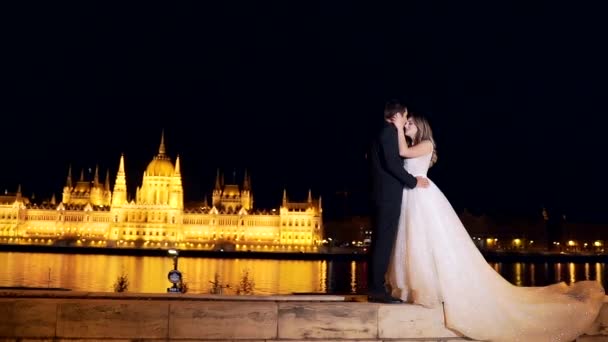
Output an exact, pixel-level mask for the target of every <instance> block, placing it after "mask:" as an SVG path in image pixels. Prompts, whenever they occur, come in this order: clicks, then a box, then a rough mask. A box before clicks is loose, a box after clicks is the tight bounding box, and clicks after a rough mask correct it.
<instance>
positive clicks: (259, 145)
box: [0, 1, 608, 222]
mask: <svg viewBox="0 0 608 342" xmlns="http://www.w3.org/2000/svg"><path fill="white" fill-rule="evenodd" d="M85 6H90V7H85ZM2 12H3V20H2V21H3V24H2V25H3V35H4V38H3V41H2V56H3V58H2V59H3V61H2V73H1V75H0V76H1V77H0V85H1V87H2V88H1V90H2V101H0V113H1V119H0V120H1V122H2V146H3V147H2V166H1V167H0V187H2V188H3V190H4V189H8V191H14V190H15V188H16V186H17V184H22V189H23V192H24V194H25V195H27V196H31V194H32V193H35V195H36V196H37V197H40V198H44V197H50V195H51V193H53V192H54V193H55V194H56V196H58V197H57V198H58V199H59V198H60V193H61V190H62V186H63V184H64V182H65V177H66V174H67V169H68V165H70V164H71V165H72V166H73V173H74V176H75V177H78V175H79V173H80V169H82V168H85V169H87V173H88V168H93V169H94V167H95V165H96V164H99V166H100V169H101V173H102V175H105V172H106V169H108V168H109V169H110V173H111V183H112V184H113V183H114V180H115V175H116V170H117V167H118V161H119V157H120V154H121V153H125V158H126V171H127V175H128V179H127V182H128V187H129V188H130V190H131V192H132V194H134V189H135V186H136V185H140V184H141V178H142V174H143V171H144V169H145V166H146V165H147V163H148V162H149V161H150V160H152V158H153V156H154V155H155V154H156V153H157V151H158V144H159V140H160V135H161V131H162V130H163V129H164V131H165V138H166V146H167V152H168V154H169V155H170V156H171V157H172V158H173V159H175V156H176V155H177V154H179V155H180V156H181V166H182V170H183V172H182V174H183V182H184V191H185V196H186V200H188V201H196V200H202V198H203V196H204V195H205V194H210V191H211V188H212V186H213V182H214V177H215V173H216V170H217V168H221V169H222V170H223V171H224V172H225V179H226V180H227V181H230V180H232V178H233V174H234V173H235V172H236V178H237V180H238V181H239V182H240V181H241V177H242V173H243V170H244V169H245V168H247V170H248V172H249V173H250V175H251V177H252V186H253V190H254V199H255V201H256V204H257V206H258V207H262V208H272V207H277V206H278V205H279V204H280V200H281V196H282V189H283V188H284V187H286V188H287V190H288V195H289V197H290V199H292V200H296V201H297V200H301V201H303V200H305V199H306V196H307V192H308V189H309V188H311V189H312V191H313V195H314V196H315V197H317V196H318V195H320V194H321V195H323V200H324V204H325V206H326V211H325V214H326V215H328V217H334V216H339V215H341V214H343V213H344V210H346V211H347V212H348V213H349V214H365V213H366V205H365V204H366V202H365V199H366V196H367V164H366V160H365V153H366V149H367V147H368V146H369V142H370V139H371V137H372V136H373V134H374V132H375V129H376V128H377V127H379V125H380V124H381V122H382V110H383V106H384V102H385V101H386V100H388V99H391V98H399V99H401V100H403V101H405V103H406V104H407V105H408V107H409V108H410V110H412V111H417V112H419V113H422V114H424V115H426V116H427V117H428V118H429V120H430V123H431V125H432V127H433V129H434V133H435V138H436V142H437V149H438V154H439V161H438V164H437V165H436V166H434V167H433V168H431V170H430V172H429V176H430V177H431V178H432V179H433V180H434V181H435V182H436V183H437V185H438V186H439V187H440V189H442V191H443V192H444V193H445V194H446V196H447V197H448V199H450V201H451V202H452V204H453V205H454V207H455V208H456V209H457V210H458V211H460V210H462V209H463V208H467V209H469V210H471V211H473V212H476V213H502V214H504V213H507V214H517V215H519V214H525V215H530V214H534V215H539V214H540V210H541V208H542V207H543V206H547V207H550V208H551V209H552V210H553V211H554V212H556V213H557V212H559V213H563V214H565V215H566V216H567V217H568V219H569V220H575V221H592V222H608V216H607V215H606V214H604V212H608V210H606V208H605V205H606V199H605V198H606V197H605V194H606V192H607V191H608V186H607V182H606V181H605V171H604V168H603V167H602V166H600V164H601V161H602V159H603V156H604V155H605V153H606V152H605V146H606V144H605V143H604V137H605V130H604V128H603V125H601V124H599V123H600V122H601V121H604V120H603V117H604V116H605V114H606V105H605V103H604V101H602V100H603V98H602V95H604V94H605V93H606V90H607V89H606V88H607V87H606V76H607V72H606V71H607V68H606V61H608V58H607V57H608V56H607V55H606V52H604V51H605V48H604V46H603V45H605V44H604V41H605V34H606V26H607V24H606V21H605V19H604V18H603V16H604V12H603V11H602V10H601V9H600V8H599V5H598V7H597V8H593V7H591V6H589V5H583V4H578V3H577V4H576V5H574V3H572V5H571V6H566V5H558V4H553V3H549V2H545V3H542V2H537V3H535V4H530V3H525V4H523V3H522V4H516V3H515V2H501V3H496V2H491V3H490V2H481V1H480V2H466V4H463V3H462V2H450V3H448V2H446V3H439V2H429V1H425V2H419V3H417V2H405V1H400V2H395V3H386V2H384V3H378V2H374V3H373V4H372V2H369V3H367V4H360V3H357V2H352V1H331V2H330V1H327V2H320V3H314V2H310V1H308V2H302V3H299V4H294V3H292V2H287V1H284V2H274V3H269V2H264V3H258V2H249V1H247V2H245V1H243V2H209V3H207V2H204V3H203V2H200V3H199V4H198V5H191V4H185V3H181V2H180V3H176V4H164V5H162V6H161V5H155V4H151V3H146V4H140V5H125V4H121V5H116V6H103V5H94V6H92V5H84V4H70V5H69V6H67V5H66V6H63V5H58V4H55V3H46V4H39V5H37V6H33V5H28V6H27V7H26V6H24V7H20V8H4V10H2ZM345 193H346V194H348V198H349V201H348V204H347V206H344V203H343V202H342V201H341V200H340V199H341V198H343V197H344V194H345Z"/></svg>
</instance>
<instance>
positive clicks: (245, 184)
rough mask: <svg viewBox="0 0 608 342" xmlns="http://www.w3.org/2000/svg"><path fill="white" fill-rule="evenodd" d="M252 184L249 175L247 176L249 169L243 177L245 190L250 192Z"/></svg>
mask: <svg viewBox="0 0 608 342" xmlns="http://www.w3.org/2000/svg"><path fill="white" fill-rule="evenodd" d="M250 188H251V182H250V180H249V175H248V174H247V169H245V176H244V177H243V190H250Z"/></svg>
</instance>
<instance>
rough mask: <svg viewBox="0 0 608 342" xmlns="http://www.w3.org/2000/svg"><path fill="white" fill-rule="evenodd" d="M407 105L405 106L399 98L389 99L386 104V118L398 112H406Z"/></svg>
mask: <svg viewBox="0 0 608 342" xmlns="http://www.w3.org/2000/svg"><path fill="white" fill-rule="evenodd" d="M406 111H407V107H405V106H404V105H403V104H401V102H400V101H399V100H389V101H387V102H386V104H385V105H384V118H385V119H389V118H392V117H393V116H394V115H395V114H397V113H405V112H406Z"/></svg>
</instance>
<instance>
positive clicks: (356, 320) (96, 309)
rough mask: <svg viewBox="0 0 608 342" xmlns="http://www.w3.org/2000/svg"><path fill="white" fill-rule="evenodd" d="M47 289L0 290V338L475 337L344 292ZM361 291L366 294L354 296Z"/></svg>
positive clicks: (605, 314) (606, 320) (604, 317)
mask: <svg viewBox="0 0 608 342" xmlns="http://www.w3.org/2000/svg"><path fill="white" fill-rule="evenodd" d="M24 292H28V293H29V291H24ZM42 292H43V291H41V292H39V293H34V294H33V295H32V293H29V294H25V293H20V294H18V295H16V296H14V297H11V296H9V295H8V294H7V293H4V294H2V295H0V341H17V340H18V341H32V342H33V341H73V342H75V341H110V340H111V341H116V342H118V341H133V340H137V341H195V340H196V341H208V342H213V341H215V342H218V341H241V342H246V341H250V342H254V341H256V342H257V341H290V342H297V341H353V342H355V341H356V342H365V341H391V342H398V341H457V340H468V339H466V338H463V337H462V336H459V335H458V334H457V333H455V332H453V331H450V330H449V329H446V328H445V326H444V322H443V314H442V312H441V310H433V309H426V308H423V307H421V306H417V305H410V304H397V305H395V304H377V303H367V302H357V301H344V300H343V301H337V297H340V296H335V297H333V296H329V297H328V296H300V295H296V296H268V297H265V296H264V298H263V299H262V298H252V297H250V296H238V297H239V298H238V300H237V299H234V298H232V299H229V300H223V299H224V298H221V299H220V298H218V297H226V296H213V298H212V299H209V298H207V296H205V295H178V296H184V297H180V298H177V297H176V296H175V295H173V294H158V295H152V296H150V295H148V294H128V295H127V294H114V293H105V294H103V295H101V294H96V296H99V297H97V298H91V296H84V297H82V296H81V297H76V296H75V293H73V294H72V296H71V297H70V296H67V297H66V296H63V295H64V294H63V293H62V294H61V295H62V298H59V297H58V296H57V293H47V296H46V297H45V295H44V293H42ZM86 294H89V293H86ZM125 295H127V296H125ZM190 296H194V298H190ZM202 296H204V297H202ZM101 297H103V298H101ZM235 297H237V296H235ZM261 297H262V296H261ZM347 297H348V296H347ZM150 298H153V299H154V300H149V299H150ZM303 298H304V299H308V300H302V299H303ZM324 298H329V299H330V300H327V301H325V300H322V299H324ZM356 299H361V298H356V297H352V298H347V300H356ZM592 330H593V331H591V332H590V333H592V334H593V335H585V336H582V337H580V338H579V339H578V341H590V342H591V341H608V305H604V307H603V308H602V311H601V313H600V315H599V317H598V320H597V321H596V324H595V326H594V327H593V329H592Z"/></svg>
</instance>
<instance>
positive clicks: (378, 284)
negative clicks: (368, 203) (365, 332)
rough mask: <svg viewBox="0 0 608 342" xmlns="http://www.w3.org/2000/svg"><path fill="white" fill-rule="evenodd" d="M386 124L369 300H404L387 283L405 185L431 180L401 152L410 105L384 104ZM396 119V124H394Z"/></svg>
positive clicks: (376, 145)
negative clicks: (412, 170)
mask: <svg viewBox="0 0 608 342" xmlns="http://www.w3.org/2000/svg"><path fill="white" fill-rule="evenodd" d="M384 121H385V122H384V124H383V126H382V129H381V130H380V133H379V134H378V135H377V137H376V139H375V140H374V141H373V143H372V147H371V152H370V159H371V178H372V179H371V180H372V184H371V187H372V189H371V190H372V231H373V235H372V243H371V246H370V249H371V250H370V257H371V259H370V260H369V268H370V270H369V271H368V278H369V280H368V289H369V294H368V301H370V302H380V303H400V302H401V300H400V299H397V298H393V297H392V296H391V295H390V293H388V292H387V289H386V287H385V285H384V275H385V273H386V272H387V270H388V265H389V262H390V257H391V252H392V250H393V243H394V242H395V238H396V236H397V228H398V225H399V215H400V214H401V198H402V196H403V188H404V187H407V188H410V189H412V188H415V187H417V186H420V187H427V186H428V185H429V181H428V179H426V178H424V177H414V176H412V175H411V174H409V173H408V172H407V171H405V169H404V167H403V159H401V156H400V155H399V145H398V140H397V128H396V127H395V126H398V127H403V126H405V123H406V121H407V108H405V106H403V105H402V104H401V103H399V102H398V101H396V100H391V101H389V102H387V103H386V105H385V107H384ZM393 122H395V124H393Z"/></svg>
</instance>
